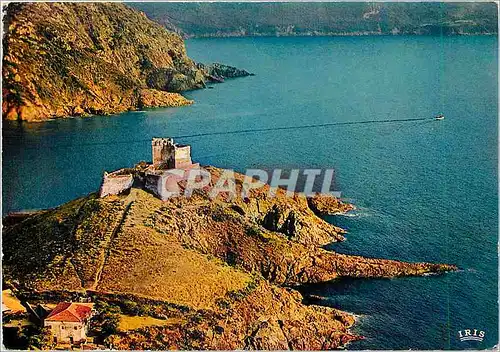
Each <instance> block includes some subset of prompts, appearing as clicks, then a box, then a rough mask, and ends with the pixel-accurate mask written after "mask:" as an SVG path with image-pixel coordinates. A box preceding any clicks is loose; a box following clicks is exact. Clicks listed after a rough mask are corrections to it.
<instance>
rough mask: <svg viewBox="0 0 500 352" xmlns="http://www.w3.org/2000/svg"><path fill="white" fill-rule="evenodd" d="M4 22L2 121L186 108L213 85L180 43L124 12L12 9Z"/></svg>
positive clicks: (64, 6)
mask: <svg viewBox="0 0 500 352" xmlns="http://www.w3.org/2000/svg"><path fill="white" fill-rule="evenodd" d="M5 14H6V15H5V19H4V33H5V34H4V41H3V45H4V47H3V49H4V57H3V72H2V77H3V92H2V96H3V105H2V112H3V117H4V118H5V119H9V120H26V121H43V120H46V119H49V118H57V117H67V116H79V115H92V114H97V115H103V114H111V113H117V112H122V111H126V110H130V109H132V110H133V109H137V108H143V107H158V106H167V107H170V106H182V105H188V104H191V103H192V101H190V100H188V99H186V98H184V97H183V96H182V95H180V94H179V92H182V91H184V90H188V89H197V88H203V87H205V82H206V81H207V80H208V81H210V80H211V75H210V74H209V73H208V72H207V71H206V70H205V69H203V68H200V67H198V66H197V65H196V63H195V62H193V60H191V59H190V58H189V57H188V56H187V54H186V49H185V46H184V42H183V40H182V38H181V37H180V36H179V35H177V34H175V33H173V32H170V31H168V30H167V29H165V28H164V27H162V26H161V25H159V24H157V23H155V22H153V21H151V20H149V19H147V18H146V17H145V16H144V15H143V14H141V13H140V12H138V11H136V10H134V9H132V8H129V7H127V6H125V5H123V4H119V3H10V4H9V5H8V6H7V7H6V11H5ZM241 74H242V75H245V74H248V73H247V72H246V71H245V72H241Z"/></svg>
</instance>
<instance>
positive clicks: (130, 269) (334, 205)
mask: <svg viewBox="0 0 500 352" xmlns="http://www.w3.org/2000/svg"><path fill="white" fill-rule="evenodd" d="M206 169H207V170H208V171H209V172H210V173H211V174H212V181H211V182H212V183H216V182H217V179H218V177H219V176H220V175H221V170H220V169H217V168H213V167H207V168H206ZM242 180H243V176H242V175H237V180H236V181H237V182H236V184H237V190H238V191H241V184H242ZM180 186H181V187H182V184H180ZM311 208H313V209H311ZM348 209H349V206H348V205H346V204H344V203H342V202H340V201H338V200H337V199H335V198H332V197H323V198H321V199H320V198H317V199H316V200H315V201H314V202H313V203H310V204H308V201H307V199H305V198H304V197H303V196H300V195H298V194H295V195H294V196H293V197H287V196H286V195H285V192H284V191H283V190H278V193H277V195H276V196H275V197H270V196H269V194H268V186H265V187H264V188H261V189H254V190H252V191H251V193H250V195H249V197H248V198H245V199H239V198H235V199H228V198H227V195H224V194H221V195H219V196H218V197H217V198H216V199H210V198H209V196H208V193H207V192H206V191H205V190H199V191H197V192H195V193H194V194H193V196H192V197H190V198H181V197H178V198H172V199H170V200H168V201H166V202H163V201H160V200H159V199H157V198H155V197H154V196H152V195H151V194H149V193H146V192H144V191H143V190H141V189H136V188H132V190H131V192H130V194H128V195H123V196H108V197H105V198H101V199H99V198H96V196H95V195H90V196H88V197H84V198H80V199H77V200H74V201H72V202H69V203H67V204H64V205H62V206H60V207H58V208H56V209H51V210H47V211H42V212H39V213H36V214H27V215H26V216H25V217H24V218H20V219H16V221H8V220H9V219H5V220H6V221H4V225H5V228H4V231H3V253H4V259H3V263H4V272H3V275H4V276H3V278H4V282H5V283H6V284H7V285H10V286H11V287H12V288H13V289H14V290H15V291H16V292H17V293H18V294H19V295H21V296H29V297H31V299H33V297H35V298H36V297H40V295H42V296H43V295H45V296H47V295H49V296H51V297H52V298H53V300H54V301H57V300H58V299H59V300H60V299H67V297H68V296H67V295H68V294H70V295H80V296H87V295H92V296H94V297H98V298H99V297H100V298H106V299H109V300H114V301H115V302H117V304H119V305H123V302H125V301H127V302H128V301H133V302H135V303H134V304H135V305H142V306H147V307H148V309H147V312H148V313H147V314H149V315H153V316H156V317H162V318H164V319H165V318H166V319H170V318H175V319H181V320H182V323H174V324H169V325H168V326H162V327H148V328H143V329H138V330H134V331H128V332H126V331H122V332H119V333H116V334H114V335H112V336H109V337H108V341H111V342H110V343H112V345H113V346H114V347H115V348H123V349H172V348H173V349H219V350H233V349H242V348H245V349H269V350H278V349H279V350H283V349H307V350H311V349H333V348H338V347H341V346H343V345H345V344H346V343H347V342H349V341H352V340H355V339H357V338H359V337H358V336H355V335H353V334H352V333H350V332H349V327H350V326H351V325H352V324H353V323H354V318H353V316H351V315H350V314H347V313H344V312H341V311H338V310H336V309H331V308H326V307H318V306H313V305H304V304H303V303H302V300H303V297H302V296H301V295H300V294H299V293H298V292H296V291H294V290H292V289H291V288H290V287H293V286H295V285H300V284H303V283H317V282H325V281H330V280H335V279H339V278H342V277H366V278H370V277H386V278H392V277H398V276H408V275H424V274H428V273H443V272H446V271H450V270H455V269H456V267H454V266H452V265H446V264H431V263H405V262H399V261H394V260H386V259H373V258H364V257H360V256H353V255H344V254H339V253H335V252H333V251H327V250H324V249H322V248H321V247H322V245H324V244H327V243H331V242H335V241H342V240H343V239H344V237H343V236H344V234H345V231H343V230H342V229H340V228H337V227H334V226H332V225H330V224H329V223H327V222H325V221H323V220H322V219H321V218H319V217H317V216H316V215H315V213H314V211H320V212H322V213H325V212H328V213H336V212H342V211H345V210H348ZM313 210H314V211H313ZM120 297H122V298H120ZM129 305H130V304H129ZM141 311H143V312H144V311H146V310H145V309H142V310H141Z"/></svg>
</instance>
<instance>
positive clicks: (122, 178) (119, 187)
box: [99, 174, 134, 198]
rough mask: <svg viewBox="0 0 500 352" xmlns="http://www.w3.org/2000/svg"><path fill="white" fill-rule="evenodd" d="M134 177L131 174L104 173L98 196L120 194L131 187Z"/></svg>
mask: <svg viewBox="0 0 500 352" xmlns="http://www.w3.org/2000/svg"><path fill="white" fill-rule="evenodd" d="M133 183H134V177H133V176H132V175H118V176H117V175H113V174H105V175H104V177H103V179H102V184H101V188H100V190H99V197H101V198H102V197H106V196H108V195H110V194H120V193H123V192H125V191H127V190H129V189H130V188H131V187H132V184H133Z"/></svg>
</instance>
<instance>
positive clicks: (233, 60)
mask: <svg viewBox="0 0 500 352" xmlns="http://www.w3.org/2000/svg"><path fill="white" fill-rule="evenodd" d="M188 53H189V54H190V56H191V57H193V58H194V59H195V60H198V61H202V62H212V61H219V62H224V63H226V64H230V65H234V66H238V67H241V68H245V69H247V70H249V71H252V72H254V73H256V76H254V77H247V78H242V79H235V80H229V81H227V82H226V83H224V84H220V85H215V86H214V89H206V90H200V91H193V92H189V93H187V94H186V95H187V96H188V97H189V98H192V99H194V100H195V101H196V104H194V105H193V106H190V107H182V108H176V109H157V110H149V111H144V112H134V113H125V114H121V115H117V116H111V117H93V118H84V119H70V120H64V121H50V122H47V123H43V124H24V125H16V124H6V125H4V130H3V135H4V154H3V212H4V214H5V213H6V212H7V211H11V210H16V209H31V208H43V207H51V206H56V205H58V204H60V203H62V202H65V201H68V200H70V199H72V198H74V197H76V196H80V195H84V194H86V193H88V192H91V191H93V190H96V189H97V188H98V186H99V182H100V177H101V174H102V172H103V171H104V170H113V169H116V168H119V167H123V166H128V165H132V164H133V163H134V162H136V161H138V160H141V159H143V160H149V159H150V143H149V139H150V138H151V137H153V136H180V135H189V134H194V133H203V132H216V131H226V130H239V129H248V128H266V127H273V126H290V125H301V124H317V123H325V122H326V123H331V122H345V121H366V120H385V119H404V118H422V117H429V118H430V120H429V121H420V122H404V123H403V122H402V123H388V124H367V125H351V126H337V127H325V128H319V129H304V130H287V131H270V132H261V133H249V134H245V135H217V136H211V137H197V138H184V139H183V140H181V142H186V143H190V144H191V145H192V149H193V158H194V159H195V160H196V161H198V162H200V163H202V164H212V165H216V166H220V167H226V168H235V169H237V170H244V169H246V168H255V167H262V168H266V169H268V168H272V167H282V168H287V167H301V168H305V167H322V168H330V167H333V168H335V169H336V171H337V184H338V187H339V188H340V190H341V191H342V192H343V195H344V196H345V197H346V198H347V199H348V200H350V201H351V202H353V203H354V204H355V205H356V206H357V207H358V210H357V211H356V212H354V213H352V214H349V216H337V217H332V218H329V219H328V220H329V221H331V222H333V223H335V224H337V225H340V226H342V227H345V228H347V229H348V230H349V233H348V235H347V241H346V242H344V243H342V244H334V245H332V246H331V248H332V249H335V250H337V251H339V252H343V253H355V254H361V255H366V256H372V257H385V258H394V259H402V260H410V261H436V262H446V263H453V264H457V265H458V266H459V267H460V268H462V269H463V271H460V272H457V273H451V274H447V275H444V276H439V277H422V278H405V279H394V280H344V281H340V282H337V283H328V284H323V285H316V286H313V287H308V288H307V289H305V290H307V291H309V292H312V293H314V294H318V295H322V296H324V297H328V304H331V305H332V306H335V307H339V308H341V309H344V310H347V311H350V312H354V313H356V314H359V315H360V318H359V323H358V324H357V325H356V328H355V331H357V332H358V333H360V334H363V335H365V336H366V337H367V338H366V340H364V341H361V342H356V343H353V344H352V345H351V346H350V348H357V349H365V348H372V349H409V348H413V349H417V348H418V349H441V348H444V349H449V348H452V349H463V348H487V347H492V346H493V345H495V344H496V343H497V341H498V318H497V316H498V305H497V296H498V295H497V292H498V288H497V287H498V286H497V283H498V263H497V240H498V238H497V230H498V204H497V199H498V192H497V181H498V179H497V173H498V167H497V165H498V157H497V137H498V133H497V130H498V125H497V110H498V105H497V82H498V76H497V65H496V62H497V39H496V37H448V38H439V37H360V38H236V39H206V40H201V39H199V40H190V41H188ZM438 112H443V113H444V114H445V115H446V119H445V120H443V121H433V120H432V119H431V118H432V116H433V115H435V114H436V113H438ZM124 142H125V143H124ZM463 329H478V330H484V331H485V333H486V338H485V340H484V342H482V343H480V342H460V341H459V340H458V338H457V337H458V335H457V332H458V330H463Z"/></svg>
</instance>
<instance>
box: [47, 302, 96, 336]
mask: <svg viewBox="0 0 500 352" xmlns="http://www.w3.org/2000/svg"><path fill="white" fill-rule="evenodd" d="M93 308H94V304H93V303H70V302H61V303H59V304H58V305H57V306H56V307H55V308H54V310H53V311H52V312H50V314H49V315H48V316H47V318H45V321H44V326H45V327H49V328H50V330H51V332H52V336H54V340H55V342H56V343H70V344H77V343H80V342H83V341H85V340H86V338H87V332H88V322H89V319H90V318H91V317H92V314H93Z"/></svg>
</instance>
